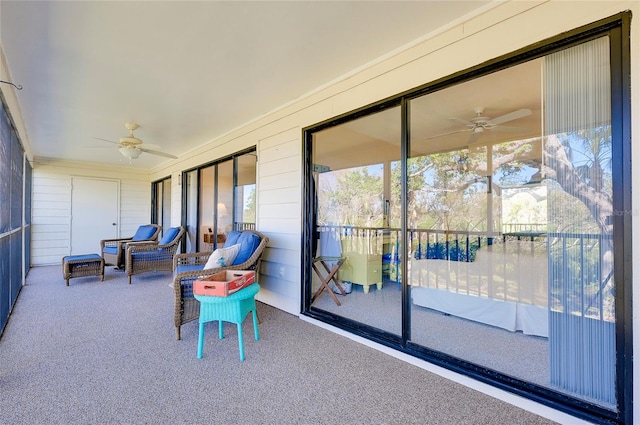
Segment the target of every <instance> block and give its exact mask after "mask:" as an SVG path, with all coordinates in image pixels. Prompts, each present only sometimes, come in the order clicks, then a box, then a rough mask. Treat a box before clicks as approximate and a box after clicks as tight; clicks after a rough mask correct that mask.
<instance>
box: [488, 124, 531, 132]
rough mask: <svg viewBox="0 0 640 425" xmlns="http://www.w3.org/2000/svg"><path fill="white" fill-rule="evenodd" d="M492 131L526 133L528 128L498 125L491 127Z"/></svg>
mask: <svg viewBox="0 0 640 425" xmlns="http://www.w3.org/2000/svg"><path fill="white" fill-rule="evenodd" d="M489 130H491V131H497V132H501V133H524V132H526V131H528V130H529V129H528V128H525V127H512V126H507V125H497V126H495V127H489Z"/></svg>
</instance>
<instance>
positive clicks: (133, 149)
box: [95, 122, 177, 160]
mask: <svg viewBox="0 0 640 425" xmlns="http://www.w3.org/2000/svg"><path fill="white" fill-rule="evenodd" d="M124 126H125V127H126V128H127V129H128V130H129V135H128V136H125V137H121V138H120V142H114V141H112V140H107V139H101V138H99V137H95V139H98V140H102V141H103V142H109V143H113V144H115V145H118V146H117V148H118V151H119V152H120V153H121V154H122V155H123V156H124V157H125V158H128V159H129V160H132V159H136V158H138V157H139V156H140V154H142V152H146V153H150V154H152V155H158V156H164V157H166V158H174V159H175V158H177V156H175V155H171V154H170V153H166V152H162V151H161V150H160V146H157V145H152V144H149V143H143V142H142V140H140V139H138V138H137V137H135V136H134V135H133V131H134V130H135V129H137V128H138V127H139V126H138V124H136V123H132V122H128V123H125V125H124Z"/></svg>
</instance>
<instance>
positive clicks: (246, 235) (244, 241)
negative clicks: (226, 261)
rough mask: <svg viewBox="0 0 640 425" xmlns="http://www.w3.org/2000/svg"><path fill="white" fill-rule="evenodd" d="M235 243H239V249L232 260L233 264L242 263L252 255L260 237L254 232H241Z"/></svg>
mask: <svg viewBox="0 0 640 425" xmlns="http://www.w3.org/2000/svg"><path fill="white" fill-rule="evenodd" d="M236 243H239V244H240V251H239V252H238V255H237V256H236V259H235V260H234V261H233V265H234V266H236V265H238V264H242V263H244V262H245V261H247V260H248V259H249V257H251V255H253V253H254V251H255V250H256V248H257V247H258V245H260V237H258V235H256V234H255V233H251V232H242V233H241V234H240V237H239V238H238V241H237V242H236Z"/></svg>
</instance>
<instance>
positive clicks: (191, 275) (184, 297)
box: [173, 230, 269, 339]
mask: <svg viewBox="0 0 640 425" xmlns="http://www.w3.org/2000/svg"><path fill="white" fill-rule="evenodd" d="M244 232H250V233H253V234H255V235H257V236H258V238H259V239H260V243H259V244H258V246H257V247H256V249H255V250H254V251H253V253H252V254H251V256H250V257H249V258H248V259H247V260H246V261H243V262H242V263H240V264H233V265H231V266H227V267H218V268H215V269H206V270H205V269H203V267H204V265H205V264H206V263H207V260H208V259H209V257H210V256H211V252H197V253H191V254H177V255H176V256H175V257H173V271H174V279H173V293H174V297H175V303H174V316H173V317H174V324H175V326H176V336H177V338H178V339H180V326H182V325H184V324H185V323H188V322H191V321H192V320H197V319H198V317H199V316H200V303H199V302H198V300H196V299H195V298H194V297H193V282H195V281H196V280H197V279H198V278H199V277H204V276H210V275H212V274H214V273H218V272H220V271H223V270H255V271H256V273H258V272H259V271H260V262H261V261H262V253H263V251H264V249H265V247H266V246H267V243H268V242H269V238H268V237H266V236H265V235H263V234H262V233H260V232H257V231H255V230H243V231H242V233H244ZM230 241H231V239H227V242H228V244H229V245H230V244H231V242H230ZM225 245H227V244H225ZM182 270H185V271H182Z"/></svg>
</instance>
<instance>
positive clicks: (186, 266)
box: [175, 264, 204, 274]
mask: <svg viewBox="0 0 640 425" xmlns="http://www.w3.org/2000/svg"><path fill="white" fill-rule="evenodd" d="M202 269H204V264H183V265H180V266H177V267H176V271H175V272H176V274H177V273H180V272H191V271H194V270H202Z"/></svg>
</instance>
